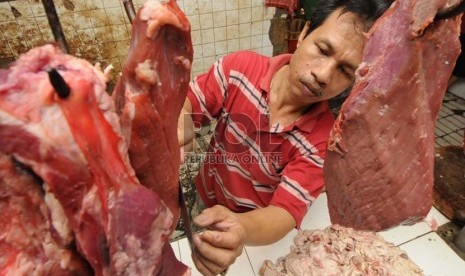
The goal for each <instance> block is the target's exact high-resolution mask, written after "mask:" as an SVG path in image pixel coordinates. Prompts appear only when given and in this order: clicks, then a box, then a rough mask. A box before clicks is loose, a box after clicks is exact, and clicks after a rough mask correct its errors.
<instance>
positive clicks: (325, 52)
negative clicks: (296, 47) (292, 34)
mask: <svg viewBox="0 0 465 276" xmlns="http://www.w3.org/2000/svg"><path fill="white" fill-rule="evenodd" d="M316 48H317V49H318V52H319V53H320V54H321V55H324V56H327V55H328V52H327V51H326V50H325V49H323V48H321V47H320V46H318V45H316Z"/></svg>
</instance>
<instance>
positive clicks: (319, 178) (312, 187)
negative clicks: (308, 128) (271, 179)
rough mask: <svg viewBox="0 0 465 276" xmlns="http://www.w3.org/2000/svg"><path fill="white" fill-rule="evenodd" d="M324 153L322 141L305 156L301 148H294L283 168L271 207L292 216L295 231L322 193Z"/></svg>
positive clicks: (324, 146) (324, 144) (324, 148)
mask: <svg viewBox="0 0 465 276" xmlns="http://www.w3.org/2000/svg"><path fill="white" fill-rule="evenodd" d="M325 153H326V143H324V142H321V143H319V144H318V145H317V146H314V147H312V148H311V151H310V152H307V153H304V154H302V149H300V148H296V149H294V152H293V157H292V160H291V161H290V162H289V163H288V164H287V165H286V166H285V168H284V170H283V173H282V176H281V183H279V185H278V187H277V189H276V190H275V192H274V194H273V198H272V199H271V202H270V204H271V205H274V206H278V207H281V208H283V209H285V210H287V211H288V212H289V213H290V214H291V215H292V216H293V217H294V219H295V222H296V225H297V228H300V225H301V223H302V220H303V218H304V216H305V215H306V213H307V211H308V209H309V208H310V206H311V204H312V203H313V201H314V200H315V199H316V198H317V197H318V196H319V195H320V193H321V191H322V190H323V185H324V177H323V158H324V156H325Z"/></svg>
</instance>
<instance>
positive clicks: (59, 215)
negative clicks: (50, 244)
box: [43, 183, 74, 244]
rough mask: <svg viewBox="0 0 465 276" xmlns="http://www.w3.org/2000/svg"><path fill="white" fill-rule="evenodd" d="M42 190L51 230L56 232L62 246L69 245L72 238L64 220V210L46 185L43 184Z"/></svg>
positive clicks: (65, 219) (67, 221)
mask: <svg viewBox="0 0 465 276" xmlns="http://www.w3.org/2000/svg"><path fill="white" fill-rule="evenodd" d="M43 188H44V191H45V197H44V200H45V204H47V207H48V209H49V210H50V216H51V219H52V225H53V228H55V230H56V231H57V232H58V234H59V235H60V238H61V239H62V241H63V243H64V244H70V243H71V242H72V241H73V240H74V236H73V232H72V230H71V227H70V225H69V220H68V218H66V215H65V210H63V206H61V204H60V202H59V201H58V200H57V199H56V198H55V195H54V194H52V193H51V192H50V190H49V187H48V185H47V184H46V183H44V184H43Z"/></svg>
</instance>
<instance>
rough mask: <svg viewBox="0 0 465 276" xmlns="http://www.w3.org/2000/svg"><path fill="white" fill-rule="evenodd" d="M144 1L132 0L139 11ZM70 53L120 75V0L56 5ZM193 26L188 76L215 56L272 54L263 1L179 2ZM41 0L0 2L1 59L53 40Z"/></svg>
mask: <svg viewBox="0 0 465 276" xmlns="http://www.w3.org/2000/svg"><path fill="white" fill-rule="evenodd" d="M143 2H144V0H133V3H134V5H135V7H136V9H138V8H139V7H140V6H141V4H142V3H143ZM54 3H55V6H56V9H57V13H58V16H59V18H60V22H61V25H62V27H63V32H64V34H65V37H66V41H67V43H68V46H69V48H70V52H71V54H73V55H75V56H78V57H81V58H84V59H86V60H88V61H90V62H91V63H95V62H100V63H101V64H102V65H103V66H106V65H108V64H110V63H111V64H113V66H114V67H115V70H114V72H113V77H115V76H117V73H118V72H119V71H121V64H122V63H123V62H124V58H125V56H126V53H127V50H128V47H129V38H130V29H131V26H130V24H129V21H128V19H127V16H126V13H125V11H124V8H123V5H122V1H121V0H55V1H54ZM177 3H178V5H179V7H180V8H181V10H183V11H184V12H185V14H186V15H187V17H188V19H189V22H190V23H191V26H192V42H193V45H194V62H193V64H192V75H193V76H195V75H197V74H199V73H202V72H204V71H206V70H207V69H208V68H209V67H210V66H211V65H212V64H213V62H214V61H215V60H216V59H218V58H219V57H221V56H223V55H225V54H227V53H230V52H233V51H237V50H239V49H250V50H254V51H256V52H259V53H262V54H265V55H272V52H273V49H272V45H271V42H270V39H269V37H268V30H269V26H270V19H271V18H272V17H273V14H274V12H275V8H268V7H264V5H263V0H184V1H177ZM53 40H54V39H53V35H52V31H51V29H50V27H49V25H48V21H47V17H46V16H45V11H44V9H43V6H42V2H41V1H40V0H16V1H6V2H5V1H0V60H4V61H8V60H14V59H15V58H17V57H18V55H19V54H21V53H24V52H26V51H27V50H29V49H31V48H33V47H35V46H38V45H41V44H44V43H45V42H47V41H53Z"/></svg>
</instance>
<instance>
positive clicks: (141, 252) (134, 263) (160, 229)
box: [108, 192, 190, 275]
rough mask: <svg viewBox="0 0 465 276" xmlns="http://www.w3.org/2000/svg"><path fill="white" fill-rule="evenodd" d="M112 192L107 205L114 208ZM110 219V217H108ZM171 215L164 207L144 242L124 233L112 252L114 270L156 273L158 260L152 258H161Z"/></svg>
mask: <svg viewBox="0 0 465 276" xmlns="http://www.w3.org/2000/svg"><path fill="white" fill-rule="evenodd" d="M114 196H115V195H114V193H113V192H110V195H109V200H108V206H109V208H110V209H111V208H114V207H113V205H114V204H115V202H116V201H115V198H114ZM110 219H111V218H110ZM172 223H173V215H172V213H171V212H170V211H169V209H166V212H165V213H164V214H163V215H159V216H157V218H156V219H155V220H154V221H153V222H152V224H151V231H150V233H152V234H151V235H150V240H149V241H147V242H146V243H145V244H142V243H141V240H140V238H138V237H135V236H134V235H126V236H125V237H124V238H123V239H121V240H119V239H118V242H117V243H116V244H115V249H116V252H115V253H113V254H112V262H113V263H114V266H115V268H116V271H124V272H125V274H126V275H137V274H140V271H144V274H147V275H153V274H154V273H158V270H159V268H160V267H159V262H156V261H154V259H157V258H160V260H161V258H162V255H161V253H162V248H163V246H164V243H163V241H164V240H165V238H163V237H167V236H169V235H170V233H171V225H172ZM123 244H125V245H126V246H124V245H123ZM188 275H190V274H188Z"/></svg>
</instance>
